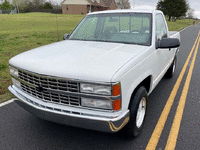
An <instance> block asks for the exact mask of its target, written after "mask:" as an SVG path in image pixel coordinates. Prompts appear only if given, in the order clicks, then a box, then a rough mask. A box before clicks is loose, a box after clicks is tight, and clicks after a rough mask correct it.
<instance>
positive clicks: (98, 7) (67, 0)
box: [62, 0, 116, 14]
mask: <svg viewBox="0 0 200 150" xmlns="http://www.w3.org/2000/svg"><path fill="white" fill-rule="evenodd" d="M113 9H116V5H115V0H64V1H63V3H62V13H63V14H87V13H88V12H93V11H102V10H113Z"/></svg>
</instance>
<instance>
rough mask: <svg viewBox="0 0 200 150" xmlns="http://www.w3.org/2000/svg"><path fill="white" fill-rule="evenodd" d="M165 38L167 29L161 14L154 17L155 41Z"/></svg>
mask: <svg viewBox="0 0 200 150" xmlns="http://www.w3.org/2000/svg"><path fill="white" fill-rule="evenodd" d="M166 37H167V28H166V25H165V21H164V18H163V16H162V15H161V14H157V15H156V39H157V40H161V39H162V38H166Z"/></svg>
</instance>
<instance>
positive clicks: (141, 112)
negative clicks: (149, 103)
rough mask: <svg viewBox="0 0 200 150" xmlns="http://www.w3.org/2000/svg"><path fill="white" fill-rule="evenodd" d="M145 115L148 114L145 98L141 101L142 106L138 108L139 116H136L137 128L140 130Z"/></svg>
mask: <svg viewBox="0 0 200 150" xmlns="http://www.w3.org/2000/svg"><path fill="white" fill-rule="evenodd" d="M145 113H146V98H145V97H143V98H142V99H141V101H140V104H139V107H138V110H137V116H136V126H137V128H140V127H141V126H142V123H143V121H144V116H145Z"/></svg>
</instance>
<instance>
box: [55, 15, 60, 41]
mask: <svg viewBox="0 0 200 150" xmlns="http://www.w3.org/2000/svg"><path fill="white" fill-rule="evenodd" d="M56 24H57V34H58V41H60V38H59V32H58V18H57V14H56Z"/></svg>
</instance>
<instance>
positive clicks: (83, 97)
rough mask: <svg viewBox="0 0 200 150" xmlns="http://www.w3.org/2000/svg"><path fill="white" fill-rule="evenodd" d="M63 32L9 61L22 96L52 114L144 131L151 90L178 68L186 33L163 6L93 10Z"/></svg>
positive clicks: (35, 110)
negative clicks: (172, 27) (173, 26)
mask: <svg viewBox="0 0 200 150" xmlns="http://www.w3.org/2000/svg"><path fill="white" fill-rule="evenodd" d="M64 39H65V40H63V41H61V42H57V43H53V44H50V45H46V46H42V47H39V48H36V49H33V50H30V51H27V52H24V53H22V54H19V55H17V56H15V57H13V58H12V59H11V60H10V61H9V65H10V74H11V76H12V81H13V85H11V86H9V90H10V91H11V92H12V93H13V94H14V95H15V96H16V97H17V98H18V100H16V103H18V104H19V105H20V106H21V107H23V108H24V109H25V110H27V111H29V112H30V113H32V114H34V115H37V116H38V117H40V118H43V119H45V120H49V121H53V122H57V123H61V124H65V125H69V126H75V127H81V128H86V129H92V130H98V131H104V132H117V131H119V130H121V129H122V128H123V130H124V131H123V130H122V131H123V132H126V134H127V135H130V136H131V137H136V136H137V135H139V133H140V132H141V131H142V128H143V125H144V120H145V116H146V112H147V103H148V95H149V94H150V93H151V92H152V90H153V89H154V88H155V87H156V85H157V84H158V83H159V81H160V80H161V79H162V78H163V76H164V75H166V76H168V77H172V76H173V74H174V71H175V67H176V60H177V59H176V57H177V55H176V54H177V51H178V47H179V46H180V34H179V32H171V33H170V32H169V31H168V27H167V23H166V21H165V17H164V15H163V13H162V12H161V11H157V10H112V11H102V12H93V13H89V14H88V15H86V16H85V17H84V18H83V20H82V21H80V23H79V24H78V25H77V26H76V28H75V29H74V30H73V31H72V33H71V34H70V35H68V34H66V35H64Z"/></svg>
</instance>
